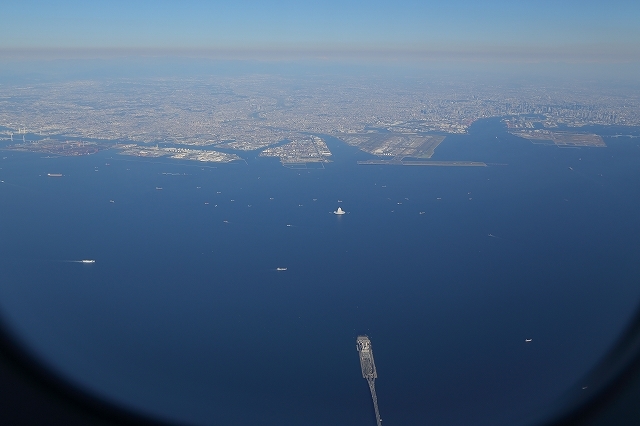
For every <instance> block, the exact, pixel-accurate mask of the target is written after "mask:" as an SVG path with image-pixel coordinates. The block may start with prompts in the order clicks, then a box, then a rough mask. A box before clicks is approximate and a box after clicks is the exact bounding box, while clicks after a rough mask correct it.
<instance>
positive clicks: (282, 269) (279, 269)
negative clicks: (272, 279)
mask: <svg viewBox="0 0 640 426" xmlns="http://www.w3.org/2000/svg"><path fill="white" fill-rule="evenodd" d="M286 270H287V268H276V271H286Z"/></svg>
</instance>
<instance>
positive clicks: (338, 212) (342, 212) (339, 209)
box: [333, 207, 346, 214]
mask: <svg viewBox="0 0 640 426" xmlns="http://www.w3.org/2000/svg"><path fill="white" fill-rule="evenodd" d="M345 213H346V212H345V211H344V210H342V208H341V207H338V210H336V211H335V212H333V214H345Z"/></svg>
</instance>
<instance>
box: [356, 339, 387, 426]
mask: <svg viewBox="0 0 640 426" xmlns="http://www.w3.org/2000/svg"><path fill="white" fill-rule="evenodd" d="M356 348H357V349H358V354H359V355H360V368H361V369H362V377H364V378H365V379H367V383H368V384H369V390H370V391H371V399H372V400H373V409H374V410H375V413H376V424H377V426H382V419H381V418H380V411H378V397H377V395H376V384H375V380H376V378H377V377H378V372H377V371H376V363H375V362H374V361H373V349H371V340H369V338H368V337H367V336H358V338H357V339H356Z"/></svg>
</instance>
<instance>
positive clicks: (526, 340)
mask: <svg viewBox="0 0 640 426" xmlns="http://www.w3.org/2000/svg"><path fill="white" fill-rule="evenodd" d="M524 341H525V342H527V343H529V342H531V341H533V339H524Z"/></svg>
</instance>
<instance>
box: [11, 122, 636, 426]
mask: <svg viewBox="0 0 640 426" xmlns="http://www.w3.org/2000/svg"><path fill="white" fill-rule="evenodd" d="M590 130H591V131H596V132H599V133H600V134H602V135H603V136H604V140H605V142H606V144H607V148H559V147H556V146H548V145H539V144H533V143H531V142H530V141H527V140H524V139H520V138H517V137H515V136H512V135H510V134H508V133H507V132H506V129H505V128H504V127H503V125H502V123H501V122H500V120H499V119H488V120H481V121H478V122H476V123H475V124H474V125H472V127H471V129H470V132H469V134H467V135H455V136H447V138H446V139H445V141H444V142H443V143H442V144H441V145H440V146H439V147H438V148H437V150H436V153H435V155H434V157H433V158H432V159H433V160H468V161H484V162H486V163H488V164H489V166H488V167H403V166H378V165H375V166H374V165H358V164H357V163H356V161H357V160H362V159H367V158H370V157H369V156H368V155H367V154H365V153H362V152H361V151H358V150H357V149H355V148H353V147H350V146H348V145H346V144H344V143H342V142H340V141H338V140H337V139H333V138H327V141H328V145H329V147H330V149H331V151H332V153H333V158H332V160H333V162H331V163H328V164H326V165H325V167H324V168H309V169H290V168H286V167H282V166H281V165H280V163H279V162H278V161H277V160H276V159H270V158H258V157H257V154H256V153H240V155H241V156H243V157H245V158H246V161H244V162H236V163H231V164H217V165H216V164H214V165H211V163H209V164H206V165H203V164H197V163H194V162H187V161H173V160H167V159H143V158H134V157H126V156H121V155H118V154H117V153H116V152H115V151H103V152H100V153H98V154H96V155H91V156H86V157H78V158H70V157H58V158H43V156H42V155H41V154H35V153H20V152H13V151H2V152H0V155H1V156H2V157H4V158H2V160H0V167H1V168H0V180H3V182H1V183H0V200H1V207H0V211H1V215H2V220H1V221H0V241H1V244H0V312H1V314H2V318H3V319H4V321H5V323H6V324H7V325H8V326H9V327H10V329H11V330H12V331H13V332H14V333H15V335H16V336H18V338H19V339H20V341H21V342H22V344H24V345H25V347H26V348H27V349H28V350H29V351H30V352H31V353H32V354H33V355H34V356H35V357H37V358H38V359H39V360H41V361H42V362H43V363H45V364H46V365H47V366H49V367H50V368H51V369H53V370H54V371H56V372H57V373H58V374H61V375H62V376H64V377H66V378H68V379H69V380H70V381H72V382H73V383H74V384H76V385H77V386H80V387H82V388H84V389H86V390H87V391H89V392H93V393H95V394H96V395H99V396H100V397H103V398H106V399H107V400H109V401H112V402H115V403H117V404H121V405H123V406H125V407H127V408H131V409H134V410H137V411H140V412H143V413H146V414H149V415H152V416H155V417H159V418H162V419H168V420H172V421H179V422H185V423H187V424H198V425H200V424H202V425H208V424H213V425H278V426H282V425H296V426H298V425H329V424H331V425H353V426H357V425H362V426H367V425H373V424H374V422H375V419H374V414H373V407H372V403H371V396H370V394H369V389H368V387H367V384H366V381H365V380H364V379H363V378H362V375H361V372H360V366H359V360H358V353H357V351H356V346H355V339H356V337H357V336H358V335H359V334H367V335H368V336H369V337H370V339H371V341H372V345H373V351H374V356H375V360H376V366H377V370H378V379H377V381H376V390H377V394H378V400H379V407H380V413H381V416H382V418H383V419H384V423H385V424H387V425H420V424H425V425H426V424H429V425H502V424H509V423H513V422H517V421H520V420H522V419H526V418H528V417H529V416H536V415H539V414H540V413H541V412H543V411H544V410H545V409H546V408H547V407H549V406H550V405H551V404H552V403H554V402H555V401H557V400H558V399H559V398H561V397H563V396H566V395H567V394H571V393H575V392H579V390H580V389H582V387H583V386H586V385H588V383H584V382H583V377H584V376H585V374H586V373H587V372H588V371H589V369H591V368H592V367H593V366H594V365H595V364H596V363H597V362H598V360H599V359H601V358H602V357H603V356H604V355H605V354H606V352H607V350H608V349H609V347H610V346H611V345H612V344H613V343H614V342H615V341H616V339H617V338H618V337H619V336H620V333H621V332H622V331H623V329H624V326H625V324H626V322H627V321H628V320H629V319H630V317H631V316H632V315H633V313H634V311H635V309H636V307H637V304H638V301H639V300H640V286H639V285H638V277H639V276H640V244H638V241H640V166H639V165H640V138H628V137H617V138H616V137H609V136H610V135H613V134H616V133H621V132H622V133H623V134H634V135H636V136H637V135H638V134H639V130H638V129H622V128H619V129H611V128H604V127H602V128H592V129H590ZM47 173H62V174H63V175H64V176H63V177H59V178H55V177H48V176H47ZM156 188H162V189H156ZM112 201H113V202H112ZM337 207H341V208H342V209H343V210H345V211H347V212H348V213H347V214H345V215H343V216H337V215H334V214H332V212H333V211H334V210H336V208H337ZM421 212H424V213H423V214H421ZM81 259H95V260H96V263H95V264H82V263H78V262H71V261H77V260H81ZM277 268H286V271H278V270H277ZM525 339H532V340H531V342H525Z"/></svg>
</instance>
